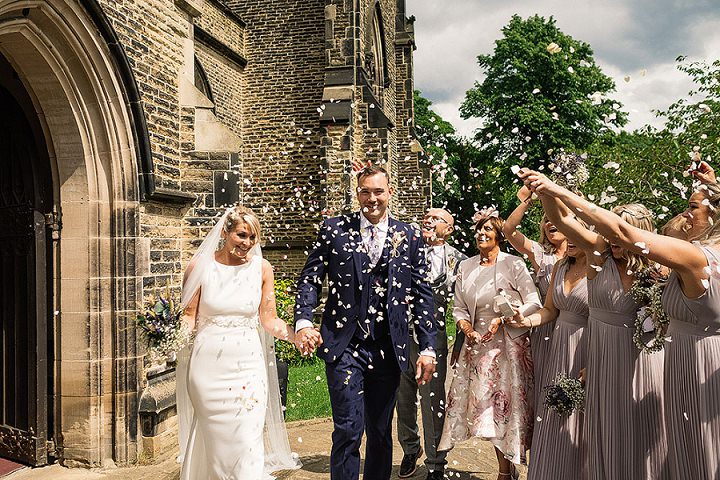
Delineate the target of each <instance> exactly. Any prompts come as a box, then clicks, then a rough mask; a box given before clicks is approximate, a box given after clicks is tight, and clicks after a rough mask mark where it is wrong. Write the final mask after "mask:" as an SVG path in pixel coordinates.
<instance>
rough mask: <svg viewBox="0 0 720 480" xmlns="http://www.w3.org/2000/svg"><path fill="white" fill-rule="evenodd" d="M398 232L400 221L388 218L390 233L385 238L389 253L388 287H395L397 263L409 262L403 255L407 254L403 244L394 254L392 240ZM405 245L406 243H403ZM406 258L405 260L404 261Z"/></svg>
mask: <svg viewBox="0 0 720 480" xmlns="http://www.w3.org/2000/svg"><path fill="white" fill-rule="evenodd" d="M398 231H401V230H398V221H397V220H395V219H394V218H392V217H390V218H388V232H387V238H385V249H387V251H388V257H389V258H388V285H393V279H394V278H395V271H396V270H397V265H396V262H402V261H405V262H407V261H408V259H407V258H405V257H406V256H405V255H403V254H404V253H405V245H403V244H401V245H398V246H397V252H396V254H393V244H392V241H393V240H392V239H393V235H395V234H396V233H397V232H398ZM403 243H405V242H403ZM403 258H405V260H403Z"/></svg>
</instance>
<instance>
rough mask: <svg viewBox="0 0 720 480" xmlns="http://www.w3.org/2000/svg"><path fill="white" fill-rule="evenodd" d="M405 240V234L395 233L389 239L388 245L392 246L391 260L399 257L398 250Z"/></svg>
mask: <svg viewBox="0 0 720 480" xmlns="http://www.w3.org/2000/svg"><path fill="white" fill-rule="evenodd" d="M406 238H407V235H405V232H395V233H393V235H392V237H390V243H391V244H392V258H397V257H399V256H400V252H399V251H398V248H400V245H402V243H403V242H404V241H405V239H406Z"/></svg>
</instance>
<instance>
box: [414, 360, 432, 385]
mask: <svg viewBox="0 0 720 480" xmlns="http://www.w3.org/2000/svg"><path fill="white" fill-rule="evenodd" d="M436 363H437V362H436V361H435V359H434V358H433V357H431V356H429V355H420V356H419V357H418V360H417V363H415V380H417V382H418V385H425V384H426V383H428V382H429V381H430V379H431V378H432V376H433V373H435V364H436Z"/></svg>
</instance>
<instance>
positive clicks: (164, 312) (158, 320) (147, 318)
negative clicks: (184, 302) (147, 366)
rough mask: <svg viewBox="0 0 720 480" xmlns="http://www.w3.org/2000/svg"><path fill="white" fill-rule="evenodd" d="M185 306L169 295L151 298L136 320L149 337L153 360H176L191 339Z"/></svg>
mask: <svg viewBox="0 0 720 480" xmlns="http://www.w3.org/2000/svg"><path fill="white" fill-rule="evenodd" d="M183 310H184V308H183V307H182V306H181V305H180V304H179V302H177V301H175V300H173V299H172V298H171V297H170V295H169V292H168V295H166V296H165V297H163V296H162V295H160V296H159V297H158V298H157V299H156V300H154V301H153V300H150V301H148V302H147V303H146V305H145V310H144V312H143V313H142V314H140V315H138V316H137V318H136V320H135V322H136V324H137V326H138V327H139V328H140V330H142V332H143V334H144V335H145V338H147V341H148V346H149V348H150V359H151V360H152V361H161V360H163V359H164V360H166V361H175V356H176V354H177V352H178V351H180V350H181V349H182V348H183V347H185V345H187V344H188V342H189V340H190V331H189V329H188V328H187V327H186V326H185V325H183V322H182V314H183Z"/></svg>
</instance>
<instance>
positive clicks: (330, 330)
mask: <svg viewBox="0 0 720 480" xmlns="http://www.w3.org/2000/svg"><path fill="white" fill-rule="evenodd" d="M385 242H386V243H385V253H386V254H387V255H388V272H387V273H388V278H387V285H386V288H387V292H386V297H385V298H386V300H387V320H386V321H388V322H389V325H388V327H389V331H390V337H391V339H392V345H393V347H394V350H395V358H396V359H397V361H398V364H399V366H400V368H401V369H402V370H405V369H406V368H407V362H408V360H407V357H408V345H407V343H408V322H410V321H412V322H413V323H414V330H415V333H416V335H417V338H418V342H419V347H420V350H421V351H422V350H425V349H428V348H430V349H433V348H435V320H434V318H433V314H434V306H433V293H432V289H431V288H430V286H429V285H428V283H427V280H426V271H427V264H426V260H425V250H424V248H425V247H424V245H423V241H422V236H421V234H420V231H419V230H417V229H415V228H413V227H412V226H410V225H408V224H407V223H403V222H399V221H397V220H395V219H393V218H390V219H389V224H388V233H387V239H386V241H385ZM367 265H368V257H367V254H366V253H365V251H364V248H363V242H362V237H361V234H360V213H355V214H351V215H344V216H340V217H334V218H329V219H327V220H325V221H324V222H323V223H322V225H321V226H320V231H319V232H318V238H317V243H316V244H315V247H314V250H313V251H312V252H311V253H310V255H309V256H308V259H307V262H306V264H305V268H304V269H303V271H302V273H301V275H300V279H299V280H298V292H297V298H296V303H295V321H298V320H300V319H305V320H312V318H313V310H314V308H315V307H317V305H318V303H319V301H320V295H321V291H322V283H323V279H324V278H325V277H327V280H328V298H327V302H326V304H325V311H324V313H323V320H322V325H321V327H320V333H321V335H322V338H323V345H322V346H320V348H319V349H318V356H319V357H320V358H322V359H323V360H325V361H326V362H333V361H335V359H337V358H338V357H339V356H340V354H341V353H342V352H343V350H345V349H346V348H347V346H348V344H349V343H350V340H351V339H352V337H353V335H354V334H355V332H356V328H358V327H357V325H358V321H363V320H364V319H365V317H366V315H367V312H365V311H361V307H360V306H361V305H368V301H367V300H368V297H367V296H368V295H370V294H371V292H370V291H369V290H370V289H368V288H361V286H362V285H365V284H366V282H365V280H366V275H368V274H369V273H368V268H367ZM364 267H365V268H364ZM383 330H384V329H383Z"/></svg>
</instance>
